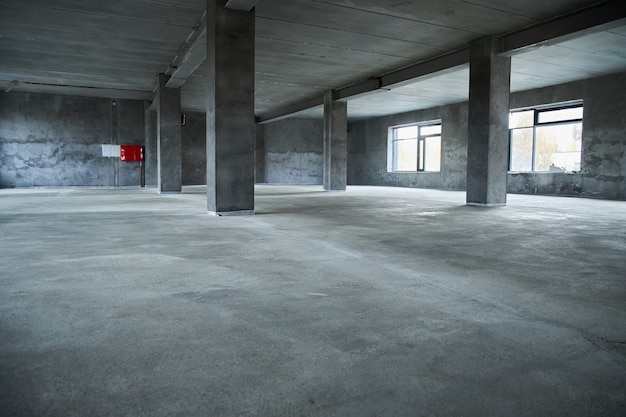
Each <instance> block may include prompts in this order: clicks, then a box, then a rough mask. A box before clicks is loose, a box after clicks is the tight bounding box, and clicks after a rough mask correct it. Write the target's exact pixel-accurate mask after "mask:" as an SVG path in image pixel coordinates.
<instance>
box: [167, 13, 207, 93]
mask: <svg viewBox="0 0 626 417" xmlns="http://www.w3.org/2000/svg"><path fill="white" fill-rule="evenodd" d="M205 59H206V11H205V12H204V13H203V14H202V17H201V18H200V20H199V21H198V23H197V24H196V26H195V27H194V29H193V31H192V32H191V33H190V34H189V36H188V37H187V40H186V41H185V43H184V44H183V46H182V48H180V51H178V54H176V56H175V57H174V59H173V60H172V62H171V63H170V65H169V68H168V70H167V72H166V74H168V75H170V79H169V81H168V82H167V84H166V87H168V88H178V87H180V86H182V85H183V84H184V83H185V82H186V81H187V79H188V78H189V77H191V75H192V74H193V73H194V72H195V71H196V69H198V67H199V66H200V65H201V64H202V62H204V60H205Z"/></svg>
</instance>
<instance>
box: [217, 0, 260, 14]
mask: <svg viewBox="0 0 626 417" xmlns="http://www.w3.org/2000/svg"><path fill="white" fill-rule="evenodd" d="M258 2H259V0H228V1H227V2H226V6H224V7H226V8H227V9H231V10H241V11H244V12H249V11H250V10H252V9H254V6H256V4H257V3H258Z"/></svg>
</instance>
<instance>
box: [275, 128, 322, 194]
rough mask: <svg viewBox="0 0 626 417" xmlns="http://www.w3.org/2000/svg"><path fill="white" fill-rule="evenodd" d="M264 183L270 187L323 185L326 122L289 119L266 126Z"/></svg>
mask: <svg viewBox="0 0 626 417" xmlns="http://www.w3.org/2000/svg"><path fill="white" fill-rule="evenodd" d="M264 132H265V134H264V138H265V180H266V182H267V183H270V184H322V175H323V170H324V121H323V120H317V119H305V118H290V119H284V120H279V121H277V122H274V123H267V124H265V125H264Z"/></svg>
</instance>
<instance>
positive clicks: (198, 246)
mask: <svg viewBox="0 0 626 417" xmlns="http://www.w3.org/2000/svg"><path fill="white" fill-rule="evenodd" d="M204 192H205V191H204V189H203V188H202V187H191V188H189V187H187V188H184V192H183V194H180V195H175V194H174V195H158V194H157V193H156V190H154V189H137V188H122V189H119V188H118V189H113V188H111V189H102V188H100V189H96V188H73V189H69V188H59V189H12V190H7V189H5V190H0V415H2V416H15V417H18V416H63V417H69V416H151V417H156V416H186V417H190V416H202V417H206V416H341V417H346V416H359V417H363V416H624V415H626V399H625V394H626V282H625V280H626V257H625V255H626V203H625V202H617V201H599V200H588V199H574V198H563V197H538V196H521V195H509V203H508V205H507V206H506V207H499V208H476V207H468V206H465V205H464V202H465V193H462V192H449V191H433V190H420V189H404V188H377V187H348V190H347V191H346V192H345V193H324V192H322V191H321V187H319V186H318V187H309V186H297V187H279V186H258V187H257V189H256V211H257V215H255V216H249V217H211V216H209V215H208V214H207V212H206V209H205V207H206V204H205V200H206V196H205V194H204Z"/></svg>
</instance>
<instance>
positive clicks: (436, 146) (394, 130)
mask: <svg viewBox="0 0 626 417" xmlns="http://www.w3.org/2000/svg"><path fill="white" fill-rule="evenodd" d="M389 151H390V152H389V158H388V160H389V163H388V170H389V171H392V172H417V171H441V122H440V121H436V122H428V123H420V124H413V125H406V126H395V127H391V128H389Z"/></svg>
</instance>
